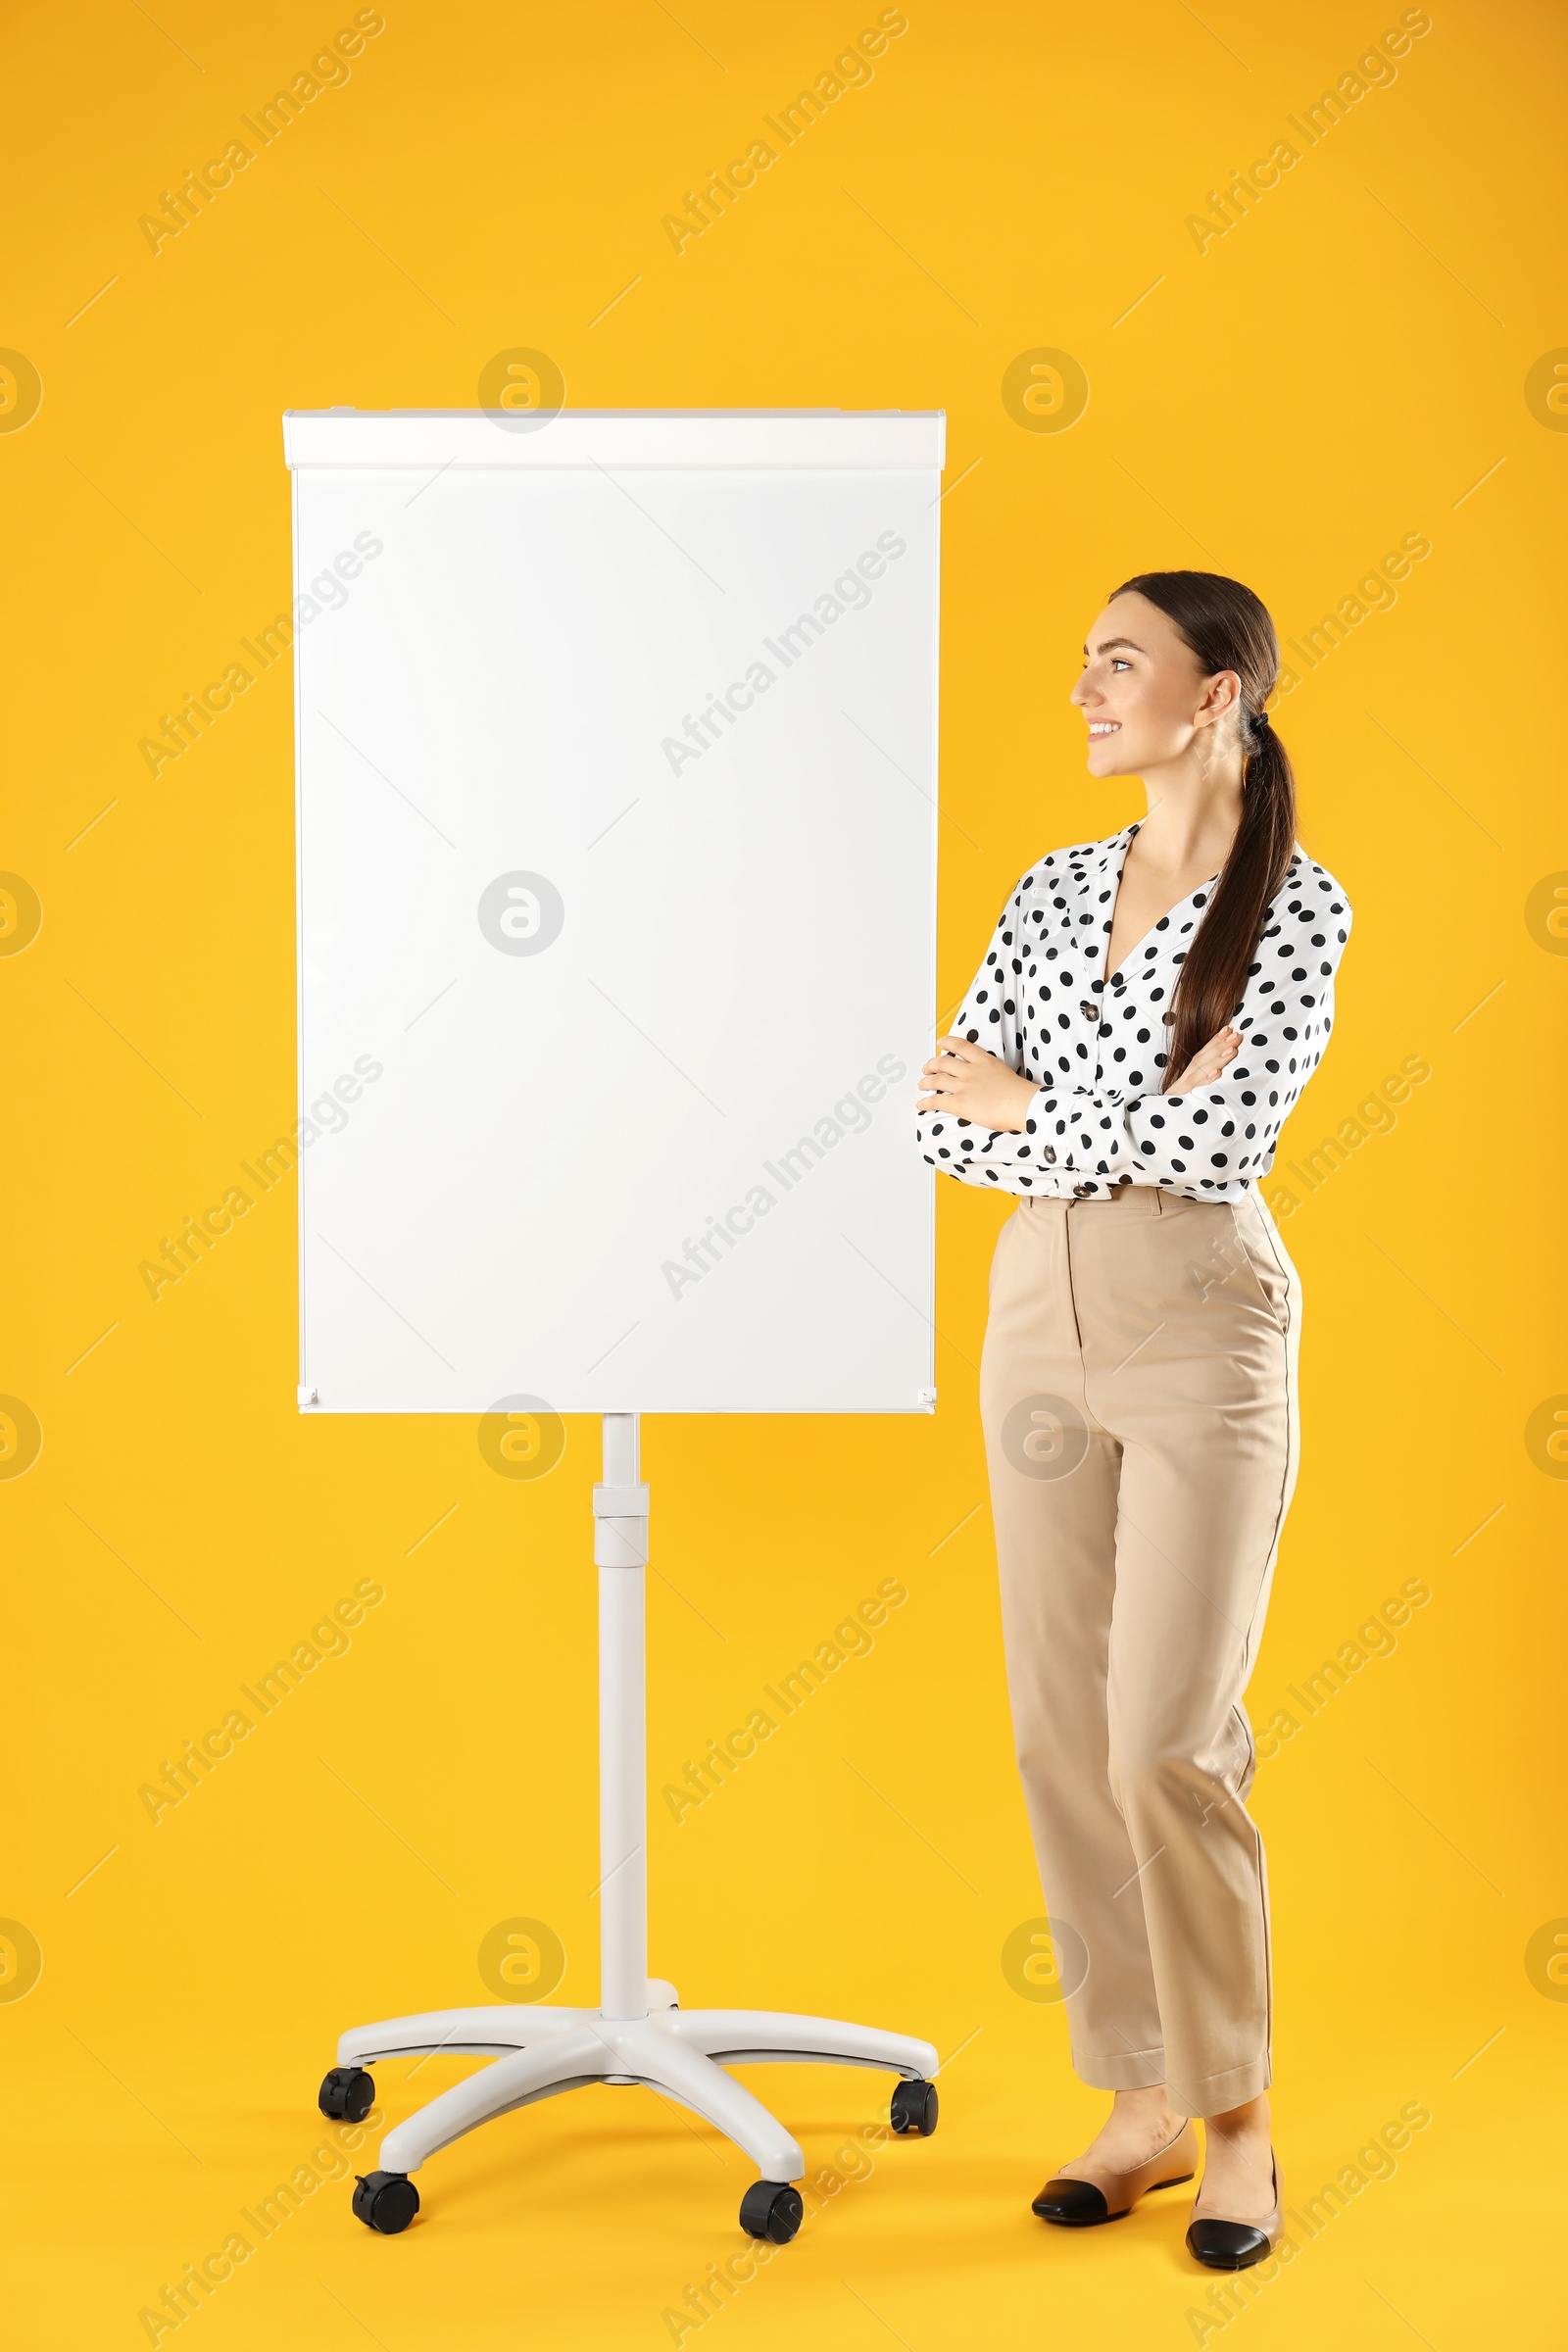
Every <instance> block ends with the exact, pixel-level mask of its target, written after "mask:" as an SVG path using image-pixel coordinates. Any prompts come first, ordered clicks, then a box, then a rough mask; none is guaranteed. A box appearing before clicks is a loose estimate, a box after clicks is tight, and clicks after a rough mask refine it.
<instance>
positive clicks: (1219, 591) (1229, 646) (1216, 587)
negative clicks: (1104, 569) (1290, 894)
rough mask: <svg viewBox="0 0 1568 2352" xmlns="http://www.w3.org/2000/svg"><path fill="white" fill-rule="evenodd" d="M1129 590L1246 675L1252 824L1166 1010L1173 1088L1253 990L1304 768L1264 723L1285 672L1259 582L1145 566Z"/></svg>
mask: <svg viewBox="0 0 1568 2352" xmlns="http://www.w3.org/2000/svg"><path fill="white" fill-rule="evenodd" d="M1128 595H1138V596H1144V597H1147V598H1148V599H1149V602H1150V603H1151V604H1152V605H1157V606H1158V608H1159V610H1160V612H1161V613H1164V614H1165V617H1166V618H1167V620H1171V621H1173V622H1174V623H1175V625H1176V628H1177V630H1178V632H1179V634H1180V636H1181V638H1182V641H1183V643H1184V644H1185V645H1186V646H1187V647H1188V648H1189V650H1190V651H1191V652H1192V653H1193V654H1195V655H1196V656H1197V658H1198V661H1199V663H1200V665H1201V668H1202V671H1203V674H1204V675H1205V677H1213V676H1215V675H1217V673H1218V672H1219V671H1220V670H1222V669H1234V670H1235V672H1236V674H1237V676H1238V677H1239V678H1240V679H1241V682H1242V703H1241V708H1242V821H1241V823H1240V824H1239V825H1238V826H1237V828H1236V839H1235V840H1234V841H1233V842H1232V844H1231V850H1230V856H1229V857H1228V858H1226V860H1225V864H1224V868H1223V870H1222V871H1221V873H1220V877H1219V880H1218V881H1217V882H1216V883H1215V885H1214V887H1213V889H1212V891H1211V892H1210V893H1209V899H1208V905H1207V907H1205V908H1204V910H1203V919H1202V921H1201V923H1200V924H1199V926H1198V930H1197V932H1196V934H1195V936H1194V939H1193V944H1192V947H1191V949H1190V950H1189V951H1188V955H1187V959H1186V961H1185V962H1184V963H1183V965H1182V972H1181V978H1180V980H1179V981H1178V982H1177V984H1176V995H1175V998H1174V1000H1173V1002H1172V1005H1171V1008H1170V1011H1169V1013H1168V1014H1167V1016H1166V1017H1167V1019H1168V1020H1169V1021H1170V1024H1171V1030H1170V1046H1169V1050H1168V1054H1167V1057H1166V1062H1165V1077H1164V1085H1165V1086H1167V1087H1168V1086H1169V1085H1170V1084H1171V1083H1172V1081H1173V1079H1175V1078H1178V1077H1179V1076H1180V1075H1181V1073H1182V1071H1183V1070H1185V1069H1186V1067H1187V1064H1188V1063H1189V1062H1190V1061H1191V1060H1192V1058H1193V1055H1194V1054H1196V1053H1197V1052H1198V1050H1199V1048H1200V1047H1201V1046H1203V1045H1206V1044H1207V1043H1208V1040H1209V1039H1210V1038H1211V1037H1213V1036H1214V1035H1215V1034H1216V1032H1217V1031H1219V1030H1221V1029H1223V1028H1224V1027H1225V1026H1226V1024H1227V1022H1229V1021H1230V1020H1231V1018H1232V1017H1233V1015H1234V1014H1235V1013H1236V1011H1237V1010H1238V1008H1239V1006H1240V1005H1241V1002H1242V999H1243V997H1244V996H1245V994H1246V993H1247V983H1248V979H1249V977H1250V972H1251V966H1252V958H1253V956H1255V955H1256V953H1257V943H1258V941H1259V939H1260V938H1261V937H1262V932H1263V922H1264V918H1265V916H1266V915H1267V913H1268V909H1269V907H1270V905H1271V904H1272V902H1273V900H1274V898H1275V896H1276V894H1277V893H1278V891H1279V888H1280V885H1281V884H1282V883H1283V882H1284V880H1285V875H1286V871H1287V868H1288V867H1289V865H1290V862H1291V858H1292V856H1293V855H1294V853H1295V849H1296V771H1295V769H1294V768H1293V767H1292V765H1291V761H1290V755H1289V754H1288V753H1287V751H1286V749H1285V746H1284V744H1283V743H1281V741H1280V739H1279V737H1278V736H1277V735H1276V734H1275V732H1274V729H1273V726H1272V725H1265V726H1263V727H1261V728H1259V727H1258V726H1257V724H1256V718H1257V713H1258V712H1259V711H1261V710H1262V709H1263V706H1264V704H1265V702H1266V701H1267V699H1268V697H1269V696H1270V695H1271V694H1272V693H1273V691H1274V682H1275V680H1276V678H1277V677H1278V675H1279V667H1280V643H1279V639H1278V637H1277V636H1276V635H1275V632H1274V623H1273V622H1272V620H1270V618H1269V616H1268V613H1267V610H1266V608H1265V607H1264V605H1263V603H1262V601H1261V600H1260V599H1259V598H1258V597H1255V596H1254V595H1253V594H1252V591H1251V589H1250V588H1244V587H1243V586H1242V583H1241V581H1240V580H1229V579H1226V577H1225V576H1224V574H1223V573H1222V572H1217V571H1143V572H1140V573H1139V574H1138V576H1137V578H1136V579H1131V580H1123V582H1122V584H1121V586H1120V587H1119V588H1114V589H1112V591H1111V596H1112V597H1117V596H1128ZM1108 601H1109V600H1108V599H1107V602H1108Z"/></svg>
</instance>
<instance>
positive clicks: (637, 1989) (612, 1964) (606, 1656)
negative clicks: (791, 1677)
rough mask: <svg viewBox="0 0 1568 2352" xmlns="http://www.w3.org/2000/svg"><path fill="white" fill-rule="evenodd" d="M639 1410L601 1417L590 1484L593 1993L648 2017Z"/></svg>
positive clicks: (615, 2011) (621, 2010)
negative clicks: (595, 1781) (596, 1984)
mask: <svg viewBox="0 0 1568 2352" xmlns="http://www.w3.org/2000/svg"><path fill="white" fill-rule="evenodd" d="M637 1440H638V1430H637V1415H636V1414H635V1413H606V1415H605V1417H604V1483H603V1485H601V1486H599V1487H597V1488H596V1489H595V1490H594V1557H595V1559H596V1561H597V1562H598V1564H599V1870H600V1887H599V1942H600V1991H599V1999H600V2006H601V2009H602V2011H603V2014H604V2015H605V2016H606V2017H607V2018H637V2017H646V2016H647V2015H648V1849H647V1831H648V1788H647V1781H648V1763H647V1730H646V1698H645V1691H646V1636H645V1630H644V1590H645V1583H646V1570H647V1561H648V1489H647V1488H646V1487H645V1486H643V1485H642V1484H641V1483H640V1481H639V1478H638V1442H637Z"/></svg>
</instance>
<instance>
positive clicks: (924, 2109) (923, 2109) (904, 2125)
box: [888, 2082, 937, 2139]
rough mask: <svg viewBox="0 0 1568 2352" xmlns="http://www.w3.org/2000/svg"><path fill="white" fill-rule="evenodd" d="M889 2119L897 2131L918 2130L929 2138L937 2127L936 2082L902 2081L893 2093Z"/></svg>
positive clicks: (910, 2132) (921, 2134)
mask: <svg viewBox="0 0 1568 2352" xmlns="http://www.w3.org/2000/svg"><path fill="white" fill-rule="evenodd" d="M888 2121H889V2123H890V2124H891V2125H892V2127H893V2129H894V2131H902V2132H904V2133H906V2134H907V2135H912V2134H914V2133H915V2132H918V2134H919V2136H920V2137H921V2138H922V2139H929V2138H930V2136H931V2134H932V2132H933V2131H935V2130H936V2128H937V2086H936V2084H935V2083H934V2082H901V2083H900V2084H899V2086H898V2088H897V2089H896V2090H895V2091H894V2093H893V2103H892V2107H891V2109H890V2111H889V2115H888Z"/></svg>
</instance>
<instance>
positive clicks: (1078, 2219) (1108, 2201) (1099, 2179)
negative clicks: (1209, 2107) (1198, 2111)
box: [1030, 2117, 1198, 2229]
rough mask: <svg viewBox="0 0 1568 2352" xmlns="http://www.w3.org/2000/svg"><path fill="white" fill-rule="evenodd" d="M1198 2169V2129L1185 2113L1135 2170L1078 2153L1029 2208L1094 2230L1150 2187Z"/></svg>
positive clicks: (1173, 2183) (1062, 2223) (1174, 2182)
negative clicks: (1184, 2118)
mask: <svg viewBox="0 0 1568 2352" xmlns="http://www.w3.org/2000/svg"><path fill="white" fill-rule="evenodd" d="M1197 2170H1198V2134H1197V2132H1196V2131H1194V2130H1193V2125H1192V2118H1191V2117H1189V2118H1188V2120H1187V2122H1186V2123H1185V2124H1183V2126H1182V2128H1181V2130H1180V2131H1178V2132H1177V2134H1176V2136H1175V2138H1174V2139H1172V2140H1168V2141H1167V2142H1166V2144H1165V2145H1164V2147H1162V2148H1156V2149H1155V2151H1154V2153H1153V2155H1152V2156H1151V2158H1150V2159H1149V2162H1148V2163H1147V2164H1141V2165H1139V2166H1138V2167H1137V2169H1136V2170H1135V2171H1133V2172H1130V2173H1116V2172H1112V2171H1111V2169H1110V2167H1109V2166H1108V2165H1104V2164H1091V2163H1090V2162H1089V2161H1088V2160H1087V2158H1080V2159H1079V2161H1078V2163H1077V2164H1076V2165H1069V2166H1068V2168H1067V2170H1066V2171H1065V2172H1061V2173H1057V2174H1056V2175H1055V2176H1054V2179H1052V2180H1048V2181H1047V2182H1046V2185H1045V2187H1044V2188H1043V2189H1042V2190H1041V2191H1040V2194H1039V2196H1038V2197H1036V2199H1035V2201H1034V2204H1033V2205H1032V2207H1031V2208H1030V2210H1031V2212H1034V2213H1038V2214H1039V2216H1040V2218H1041V2220H1042V2221H1043V2222H1055V2223H1056V2224H1057V2225H1058V2227H1059V2228H1061V2229H1094V2227H1095V2226H1096V2224H1097V2223H1100V2222H1119V2221H1120V2220H1121V2219H1122V2217H1123V2216H1124V2215H1125V2214H1128V2213H1131V2211H1132V2209H1133V2207H1134V2205H1136V2204H1137V2202H1138V2199H1139V2198H1140V2197H1142V2196H1146V2195H1147V2194H1148V2192H1149V2191H1150V2190H1151V2189H1153V2188H1177V2187H1179V2186H1180V2185H1181V2183H1182V2181H1184V2180H1191V2179H1192V2177H1193V2175H1194V2174H1195V2173H1196V2172H1197Z"/></svg>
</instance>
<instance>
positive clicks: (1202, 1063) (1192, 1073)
mask: <svg viewBox="0 0 1568 2352" xmlns="http://www.w3.org/2000/svg"><path fill="white" fill-rule="evenodd" d="M1241 1050H1242V1039H1241V1032H1240V1031H1239V1030H1236V1029H1222V1030H1221V1031H1220V1032H1219V1035H1218V1036H1217V1037H1211V1038H1210V1039H1209V1041H1208V1043H1207V1045H1206V1046H1200V1047H1199V1049H1198V1052H1197V1053H1196V1054H1194V1055H1193V1058H1192V1060H1191V1061H1190V1062H1189V1063H1188V1064H1187V1067H1186V1069H1185V1070H1183V1072H1182V1074H1181V1076H1180V1077H1179V1078H1178V1079H1176V1080H1175V1081H1174V1082H1173V1083H1172V1084H1171V1085H1170V1086H1168V1087H1167V1088H1166V1090H1165V1091H1166V1093H1167V1094H1170V1095H1190V1094H1191V1093H1192V1091H1193V1089H1194V1087H1197V1086H1212V1085H1213V1084H1214V1081H1215V1080H1216V1078H1218V1076H1219V1075H1220V1072H1221V1071H1222V1070H1223V1069H1225V1067H1226V1066H1227V1064H1228V1063H1230V1062H1233V1061H1234V1060H1235V1059H1236V1056H1237V1054H1239V1053H1240V1052H1241Z"/></svg>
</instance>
